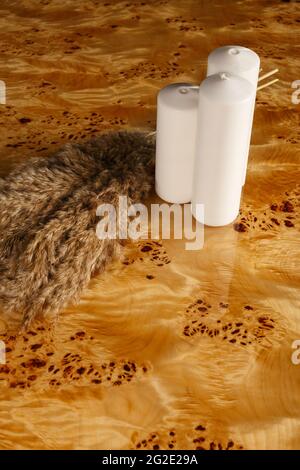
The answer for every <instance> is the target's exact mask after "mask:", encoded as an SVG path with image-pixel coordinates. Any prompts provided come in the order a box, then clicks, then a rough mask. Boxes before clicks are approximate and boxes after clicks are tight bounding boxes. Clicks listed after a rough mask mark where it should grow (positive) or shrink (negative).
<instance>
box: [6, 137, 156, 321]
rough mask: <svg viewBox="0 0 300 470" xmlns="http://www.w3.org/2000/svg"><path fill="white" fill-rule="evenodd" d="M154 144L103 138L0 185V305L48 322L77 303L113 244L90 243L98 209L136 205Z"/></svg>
mask: <svg viewBox="0 0 300 470" xmlns="http://www.w3.org/2000/svg"><path fill="white" fill-rule="evenodd" d="M154 154H155V148H154V142H153V139H151V138H148V137H147V136H146V134H143V133H141V132H109V133H107V134H103V135H101V136H100V137H98V138H95V139H93V140H91V141H89V142H86V143H84V144H67V145H66V146H65V147H64V148H63V149H62V150H61V151H59V152H57V153H56V154H54V155H51V156H49V157H46V158H35V159H32V160H30V161H28V162H26V163H24V164H22V165H20V166H19V167H18V168H16V169H15V170H14V171H12V172H11V173H10V174H9V175H8V176H7V177H6V178H3V179H1V180H0V207H1V212H0V233H1V240H0V304H1V306H2V308H3V309H4V310H5V311H6V312H8V313H11V314H15V313H17V314H21V316H22V319H23V321H24V323H25V324H28V323H29V322H30V321H31V320H32V319H33V318H34V317H35V316H36V315H38V314H43V315H50V314H51V315H53V314H56V313H57V312H59V311H60V310H61V309H62V308H63V307H65V306H66V305H67V304H68V303H69V302H71V301H72V302H77V301H78V300H79V298H80V294H81V292H82V290H83V289H84V288H85V287H86V286H87V284H88V283H89V281H90V279H91V277H92V276H93V275H94V274H96V273H100V272H102V271H103V270H104V269H105V266H106V265H107V263H108V262H109V261H110V260H111V259H112V258H113V256H114V255H115V254H116V252H117V248H118V245H119V241H118V240H100V239H99V238H98V237H97V236H96V226H97V223H98V222H99V217H97V215H96V209H97V207H98V206H99V205H100V204H101V203H113V204H114V205H115V207H116V210H117V209H118V197H119V195H124V196H127V197H128V202H129V203H134V202H141V201H143V200H144V199H145V198H146V197H147V195H148V194H149V191H150V189H151V188H152V185H153V180H154Z"/></svg>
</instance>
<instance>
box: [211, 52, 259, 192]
mask: <svg viewBox="0 0 300 470" xmlns="http://www.w3.org/2000/svg"><path fill="white" fill-rule="evenodd" d="M259 68H260V59H259V56H258V55H257V54H256V53H255V52H254V51H252V50H251V49H248V48H247V47H242V46H224V47H219V48H218V49H215V50H214V51H212V52H211V53H210V54H209V56H208V61H207V76H209V75H213V74H215V73H219V72H229V73H232V74H234V75H238V76H239V77H243V78H246V79H247V80H249V82H251V83H252V84H253V86H254V87H255V90H256V88H257V83H258V76H259ZM254 108H255V96H254V98H253V109H252V119H253V114H254ZM248 138H249V144H250V140H251V132H250V133H249V136H248ZM248 154H249V152H248V153H247V155H246V156H245V164H244V171H243V173H242V185H244V184H245V181H246V173H247V164H248Z"/></svg>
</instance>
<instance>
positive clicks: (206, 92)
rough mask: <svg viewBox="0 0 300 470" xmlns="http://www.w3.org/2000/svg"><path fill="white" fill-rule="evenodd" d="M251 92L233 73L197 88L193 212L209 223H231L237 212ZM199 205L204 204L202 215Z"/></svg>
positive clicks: (198, 218) (245, 151)
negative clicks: (198, 209) (197, 104)
mask: <svg viewBox="0 0 300 470" xmlns="http://www.w3.org/2000/svg"><path fill="white" fill-rule="evenodd" d="M253 96H255V87H254V86H253V85H252V84H251V83H250V82H249V81H248V80H245V79H244V78H241V77H238V76H236V75H232V74H229V73H219V74H215V75H210V76H209V77H207V78H206V79H205V80H204V81H203V82H202V83H201V85H200V87H199V109H198V130H197V141H196V158H195V171H194V184H193V195H192V212H193V215H194V216H195V217H196V219H197V220H198V221H199V222H201V223H205V224H206V225H211V226H222V225H227V224H229V223H231V222H233V221H234V219H235V218H236V217H237V215H238V212H239V206H240V198H241V191H242V185H241V179H242V176H241V175H242V174H243V171H244V161H245V154H247V152H248V147H249V138H248V136H249V132H251V126H252V108H253ZM197 204H204V218H203V217H202V216H201V215H199V214H197Z"/></svg>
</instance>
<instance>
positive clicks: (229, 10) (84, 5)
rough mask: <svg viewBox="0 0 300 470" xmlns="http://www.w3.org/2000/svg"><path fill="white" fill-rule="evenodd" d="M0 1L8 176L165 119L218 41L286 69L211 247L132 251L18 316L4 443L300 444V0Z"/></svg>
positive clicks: (258, 121) (2, 327)
mask: <svg viewBox="0 0 300 470" xmlns="http://www.w3.org/2000/svg"><path fill="white" fill-rule="evenodd" d="M0 9H1V11H0V60H1V69H0V74H1V76H0V78H1V79H2V80H4V81H5V82H6V85H7V103H6V105H5V106H4V105H0V123H1V129H0V133H1V139H0V157H1V158H0V172H1V175H5V174H7V172H8V171H9V170H10V169H11V167H12V165H14V164H16V163H18V162H20V161H23V160H25V159H27V158H29V157H30V156H32V155H40V156H41V158H42V157H43V156H44V155H47V154H48V153H49V152H52V151H54V150H56V149H57V148H59V146H61V145H62V144H64V143H66V142H74V141H82V140H84V139H87V138H89V137H91V136H93V135H96V134H98V133H100V132H102V131H104V130H108V129H120V128H121V129H135V128H140V129H150V130H151V129H154V128H155V115H156V108H155V102H156V94H157V92H158V90H159V89H160V88H161V87H162V86H164V85H166V84H168V83H171V82H181V81H189V82H193V83H197V82H199V81H200V79H202V78H203V77H204V76H205V70H206V59H207V55H208V53H209V52H210V51H211V50H212V49H214V48H215V47H218V46H221V45H225V44H240V45H244V46H247V47H250V48H252V49H254V50H255V51H256V52H257V53H258V54H259V55H260V57H261V65H262V69H263V71H262V73H265V72H268V71H269V70H272V69H274V68H278V69H279V74H278V75H279V78H280V82H278V83H277V84H275V85H273V86H271V87H268V88H266V89H265V90H262V91H259V92H258V96H257V106H256V113H255V122H254V130H253V137H252V145H251V152H250V162H249V168H248V174H247V182H246V185H245V188H244V194H243V202H242V209H241V215H240V217H239V220H238V221H237V222H236V225H235V226H233V225H230V226H227V227H224V228H218V229H212V228H207V229H205V245H204V248H203V249H202V250H199V251H197V252H191V251H186V250H185V249H184V248H183V245H182V242H180V241H176V240H175V241H174V240H173V241H163V242H161V243H160V242H153V241H149V242H147V241H141V242H140V243H138V244H136V245H135V246H133V247H130V248H127V251H126V252H125V253H124V255H123V257H122V259H120V260H116V262H115V263H114V264H113V265H112V266H111V268H110V269H109V270H108V271H107V272H106V273H105V274H104V275H103V276H101V277H98V278H96V279H94V280H93V281H92V283H91V285H90V287H89V289H88V290H87V291H86V292H85V294H84V296H83V298H82V301H81V303H80V304H79V305H78V306H77V307H76V308H69V309H67V310H66V311H64V312H62V313H61V315H60V317H59V319H58V321H57V322H56V324H55V325H51V324H49V323H47V322H45V321H42V320H41V321H39V322H38V323H36V324H34V325H33V326H32V329H31V330H30V331H28V332H26V333H22V334H17V333H18V332H17V331H15V330H13V329H11V327H10V323H9V318H7V316H5V314H4V313H1V317H0V333H1V336H0V339H2V340H3V341H5V343H6V348H7V353H6V354H7V364H6V365H2V366H1V368H0V384H1V385H0V387H1V396H0V447H1V448H2V449H11V448H13V449H84V448H87V449H115V448H116V449H131V448H139V449H144V448H145V449H152V448H160V449H178V448H181V449H219V448H220V449H240V448H245V449H273V448H281V449H296V448H299V446H300V401H299V392H300V365H298V366H297V365H296V364H293V362H292V353H293V352H294V349H292V343H293V342H294V341H295V340H297V339H300V311H299V284H300V272H299V263H300V254H299V213H300V204H299V194H300V189H299V181H300V169H299V143H300V131H299V104H298V105H297V104H296V102H295V98H297V96H296V95H297V93H296V89H293V88H292V82H294V81H295V80H297V79H300V64H299V47H298V44H299V38H300V36H299V10H300V8H299V4H297V3H296V2H279V1H257V2H256V1H245V2H230V1H228V0H226V1H225V0H224V1H215V2H199V1H197V0H194V1H192V0H186V1H184V2H181V1H179V0H178V1H177V0H173V1H172V0H171V1H168V0H162V1H151V0H150V1H147V2H136V1H130V0H128V1H127V2H126V1H123V2H117V1H116V2H115V1H111V2H109V1H108V2H105V1H94V0H85V1H78V2H77V1H75V2H74V1H71V0H65V1H64V2H61V1H60V0H26V1H25V0H20V1H11V0H2V1H1V5H0ZM293 92H295V93H294V103H293V102H292V93H293ZM298 96H299V95H298ZM296 101H297V100H296ZM294 362H295V361H294Z"/></svg>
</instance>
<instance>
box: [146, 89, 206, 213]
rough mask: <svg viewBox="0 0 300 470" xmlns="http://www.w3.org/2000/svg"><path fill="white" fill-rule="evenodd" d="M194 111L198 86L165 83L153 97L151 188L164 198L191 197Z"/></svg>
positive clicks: (184, 200) (187, 199)
mask: <svg viewBox="0 0 300 470" xmlns="http://www.w3.org/2000/svg"><path fill="white" fill-rule="evenodd" d="M197 114H198V87H195V86H193V85H191V84H188V83H174V84H172V85H168V86H166V87H165V88H163V89H162V90H160V92H159V93H158V97H157V130H156V167H155V188H156V192H157V194H158V195H159V196H160V197H161V198H162V199H164V200H165V201H168V202H172V203H178V204H181V203H187V202H190V201H191V197H192V184H193V171H194V160H195V144H196V131H197Z"/></svg>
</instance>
